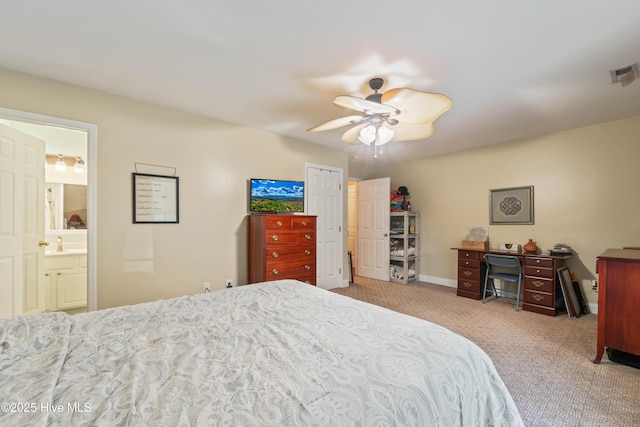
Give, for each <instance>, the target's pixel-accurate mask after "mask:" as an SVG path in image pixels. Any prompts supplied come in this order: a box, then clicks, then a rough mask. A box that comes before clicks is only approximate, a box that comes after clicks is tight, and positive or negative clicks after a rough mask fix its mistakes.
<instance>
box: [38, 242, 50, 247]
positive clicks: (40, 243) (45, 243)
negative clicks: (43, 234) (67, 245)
mask: <svg viewBox="0 0 640 427" xmlns="http://www.w3.org/2000/svg"><path fill="white" fill-rule="evenodd" d="M38 246H40V247H43V246H49V242H45V241H44V240H40V241H39V242H38Z"/></svg>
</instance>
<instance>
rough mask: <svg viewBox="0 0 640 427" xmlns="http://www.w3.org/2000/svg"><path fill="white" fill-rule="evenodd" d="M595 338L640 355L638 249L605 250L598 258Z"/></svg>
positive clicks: (600, 346)
mask: <svg viewBox="0 0 640 427" xmlns="http://www.w3.org/2000/svg"><path fill="white" fill-rule="evenodd" d="M596 265H597V267H596V268H597V270H598V338H597V344H596V358H595V359H594V361H593V362H594V363H600V361H601V360H602V354H603V353H604V349H605V347H608V348H611V349H613V350H619V351H623V352H625V353H630V354H633V355H636V356H640V316H638V313H639V312H640V250H635V249H607V250H606V251H605V252H604V253H602V255H600V256H599V257H598V261H597V264H596Z"/></svg>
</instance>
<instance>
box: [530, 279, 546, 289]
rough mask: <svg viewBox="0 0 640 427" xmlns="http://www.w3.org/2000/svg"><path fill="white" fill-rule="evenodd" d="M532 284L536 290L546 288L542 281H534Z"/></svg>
mask: <svg viewBox="0 0 640 427" xmlns="http://www.w3.org/2000/svg"><path fill="white" fill-rule="evenodd" d="M531 284H532V285H533V286H535V287H536V288H541V287H543V286H544V282H541V281H540V280H534V281H532V282H531Z"/></svg>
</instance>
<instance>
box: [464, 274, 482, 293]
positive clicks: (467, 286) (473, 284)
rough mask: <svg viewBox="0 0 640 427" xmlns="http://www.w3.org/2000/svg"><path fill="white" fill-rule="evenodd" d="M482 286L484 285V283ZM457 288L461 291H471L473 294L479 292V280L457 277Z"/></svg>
mask: <svg viewBox="0 0 640 427" xmlns="http://www.w3.org/2000/svg"><path fill="white" fill-rule="evenodd" d="M482 286H484V283H483V284H482ZM458 289H460V290H461V291H468V292H473V293H474V294H480V282H479V281H477V280H467V279H461V278H458Z"/></svg>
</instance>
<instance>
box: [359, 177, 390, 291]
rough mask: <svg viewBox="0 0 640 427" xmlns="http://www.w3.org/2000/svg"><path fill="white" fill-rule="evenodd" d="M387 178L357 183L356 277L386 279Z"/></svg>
mask: <svg viewBox="0 0 640 427" xmlns="http://www.w3.org/2000/svg"><path fill="white" fill-rule="evenodd" d="M390 191H391V179H390V178H379V179H371V180H366V181H359V182H358V264H357V265H358V275H360V276H362V277H369V278H371V279H378V280H389V216H390V215H389V197H390Z"/></svg>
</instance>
